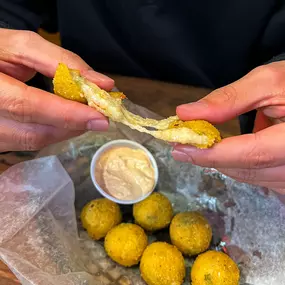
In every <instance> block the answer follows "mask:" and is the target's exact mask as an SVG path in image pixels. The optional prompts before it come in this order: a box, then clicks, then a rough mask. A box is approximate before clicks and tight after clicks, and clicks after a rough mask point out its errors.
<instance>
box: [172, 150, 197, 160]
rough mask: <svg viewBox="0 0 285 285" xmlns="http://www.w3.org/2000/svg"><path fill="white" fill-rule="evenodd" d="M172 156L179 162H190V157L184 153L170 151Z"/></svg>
mask: <svg viewBox="0 0 285 285" xmlns="http://www.w3.org/2000/svg"><path fill="white" fill-rule="evenodd" d="M172 156H173V158H174V159H175V160H177V161H181V162H192V159H191V156H189V155H187V154H186V153H185V152H181V151H178V150H173V151H172Z"/></svg>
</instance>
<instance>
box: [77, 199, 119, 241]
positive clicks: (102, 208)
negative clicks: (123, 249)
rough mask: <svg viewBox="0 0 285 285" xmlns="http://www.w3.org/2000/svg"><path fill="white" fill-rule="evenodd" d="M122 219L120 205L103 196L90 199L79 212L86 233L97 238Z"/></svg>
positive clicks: (104, 234)
mask: <svg viewBox="0 0 285 285" xmlns="http://www.w3.org/2000/svg"><path fill="white" fill-rule="evenodd" d="M121 221H122V214H121V210H120V207H119V206H118V205H117V204H116V203H114V202H112V201H110V200H108V199H105V198H102V199H97V200H92V201H91V202H89V203H88V204H86V205H85V206H84V208H83V210H82V212H81V222H82V226H83V228H84V229H86V230H87V233H88V235H89V236H90V237H91V238H92V239H94V240H99V239H101V238H104V237H105V236H106V234H107V232H108V231H109V230H110V229H112V228H113V227H115V226H116V225H118V224H119V223H120V222H121Z"/></svg>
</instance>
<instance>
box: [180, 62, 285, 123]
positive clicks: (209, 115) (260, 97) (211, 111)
mask: <svg viewBox="0 0 285 285" xmlns="http://www.w3.org/2000/svg"><path fill="white" fill-rule="evenodd" d="M272 69H273V67H272V66H270V65H268V66H263V67H259V68H256V69H255V70H253V71H251V72H250V73H248V74H247V75H246V76H244V77H243V78H241V79H240V80H238V81H235V82H234V83H232V84H229V85H227V86H225V87H222V88H219V89H216V90H215V91H213V92H211V93H210V94H209V95H207V96H206V97H204V98H203V99H201V100H199V101H198V102H195V103H190V104H184V105H180V106H178V107H177V109H176V112H177V115H178V117H180V119H181V120H194V119H203V120H207V121H210V122H212V123H223V122H225V121H228V120H230V119H233V118H235V117H237V116H239V115H241V114H243V113H246V112H248V111H250V110H254V109H256V108H259V107H265V106H266V105H268V104H269V103H270V104H271V103H272V102H270V99H271V98H272V97H273V96H276V95H277V96H278V90H277V91H276V90H274V89H277V88H276V74H278V72H276V71H275V70H276V67H275V66H274V72H272ZM282 69H284V66H283V65H282ZM277 70H278V69H277ZM279 71H280V72H281V70H279ZM278 89H280V90H282V88H278Z"/></svg>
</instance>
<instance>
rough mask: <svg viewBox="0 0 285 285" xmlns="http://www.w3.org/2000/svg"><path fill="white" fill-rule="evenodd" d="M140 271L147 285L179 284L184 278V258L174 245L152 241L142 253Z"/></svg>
mask: <svg viewBox="0 0 285 285" xmlns="http://www.w3.org/2000/svg"><path fill="white" fill-rule="evenodd" d="M140 271H141V275H142V278H143V279H144V280H145V282H146V283H147V284H148V285H181V284H182V283H183V280H184V278H185V263H184V258H183V256H182V254H181V252H180V251H179V250H178V249H177V248H176V247H175V246H173V245H170V244H168V243H166V242H154V243H152V244H151V245H149V246H148V247H147V248H146V250H145V251H144V253H143V256H142V258H141V263H140Z"/></svg>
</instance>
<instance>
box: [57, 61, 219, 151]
mask: <svg viewBox="0 0 285 285" xmlns="http://www.w3.org/2000/svg"><path fill="white" fill-rule="evenodd" d="M53 83H54V92H55V94H57V95H59V96H62V97H64V98H66V99H71V100H75V101H79V102H82V103H85V102H87V103H88V105H89V106H90V107H93V108H95V109H96V110H98V111H99V112H101V113H102V114H103V115H105V116H106V117H109V118H110V119H111V120H113V121H115V122H118V123H122V124H124V125H127V126H129V127H130V128H131V129H134V130H137V131H139V132H143V133H147V134H150V135H152V136H153V137H155V138H157V139H161V140H164V141H168V142H174V143H181V144H190V145H193V146H196V147H198V148H208V147H211V146H212V145H214V144H215V143H217V142H219V141H220V140H221V137H220V133H219V131H218V130H217V129H216V128H215V127H214V126H213V125H211V124H210V123H209V122H206V121H203V120H195V121H188V122H183V121H180V120H179V118H178V117H177V116H171V117H169V118H167V119H163V120H154V119H149V118H142V117H140V116H138V115H135V114H133V113H131V112H129V111H128V110H127V109H126V108H125V107H124V105H123V102H122V99H123V98H125V96H120V94H118V93H115V94H112V92H110V93H108V92H106V91H105V90H102V89H100V88H99V87H98V86H97V85H96V84H94V83H92V82H90V81H88V80H86V79H85V78H83V77H82V76H81V75H80V73H79V72H78V71H76V70H71V69H68V67H67V66H66V65H64V64H62V63H61V64H59V66H58V68H57V71H56V74H55V77H54V80H53ZM149 127H150V128H153V130H149V129H148V128H149Z"/></svg>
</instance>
